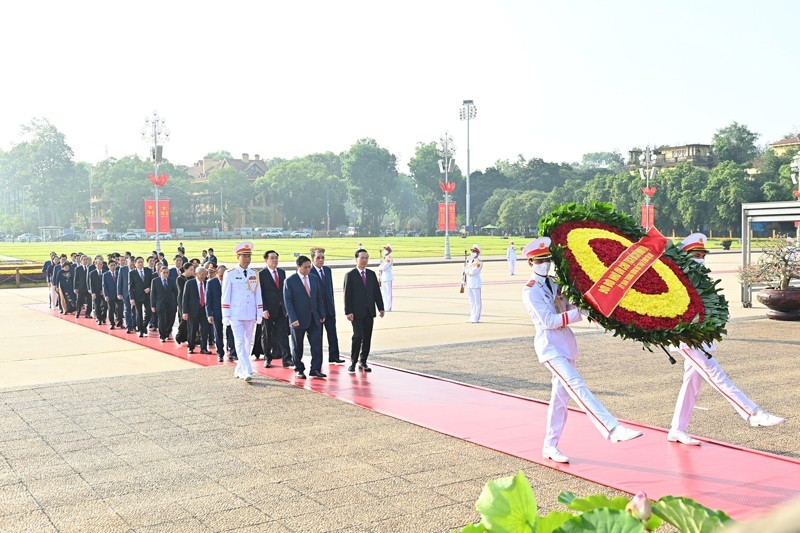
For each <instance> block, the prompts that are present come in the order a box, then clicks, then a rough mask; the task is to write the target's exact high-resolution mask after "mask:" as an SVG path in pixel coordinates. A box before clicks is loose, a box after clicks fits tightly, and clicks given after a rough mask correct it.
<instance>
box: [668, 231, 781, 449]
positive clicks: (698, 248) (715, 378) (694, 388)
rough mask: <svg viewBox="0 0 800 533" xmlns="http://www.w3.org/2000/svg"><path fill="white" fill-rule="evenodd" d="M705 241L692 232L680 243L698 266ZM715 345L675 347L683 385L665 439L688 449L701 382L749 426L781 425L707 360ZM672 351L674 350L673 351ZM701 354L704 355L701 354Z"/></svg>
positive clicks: (713, 361)
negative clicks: (679, 362) (713, 391)
mask: <svg viewBox="0 0 800 533" xmlns="http://www.w3.org/2000/svg"><path fill="white" fill-rule="evenodd" d="M706 242H708V238H706V236H705V235H703V234H702V233H693V234H691V235H689V236H688V237H686V238H685V239H684V240H683V243H682V244H681V248H682V249H683V251H684V252H687V253H688V254H690V255H691V256H692V258H693V259H694V260H695V261H696V262H698V263H700V264H704V263H705V256H706V255H707V254H708V250H707V249H706ZM716 349H717V347H716V343H711V344H703V349H702V350H700V349H697V348H690V347H689V346H687V345H686V344H684V343H681V344H680V346H679V347H678V351H679V352H680V353H681V355H683V359H684V361H683V384H682V385H681V390H680V392H679V393H678V401H677V403H676V404H675V413H674V414H673V416H672V425H671V426H670V430H669V433H667V440H668V441H670V442H680V443H681V444H688V445H690V446H699V445H700V441H699V440H697V439H695V438H693V437H692V436H691V435H689V434H688V433H687V432H686V430H687V429H688V427H689V421H690V420H691V419H692V410H693V409H694V404H695V402H697V396H698V395H699V394H700V386H701V385H702V384H703V381H704V380H705V381H706V382H707V383H708V384H709V385H711V388H712V389H714V390H715V391H717V392H719V393H720V394H721V395H722V397H723V398H725V399H726V400H728V402H730V404H731V405H732V406H733V408H734V409H735V410H736V412H737V413H739V416H741V417H742V418H744V419H745V420H747V421H748V422H749V423H750V425H751V426H753V427H756V426H777V425H778V424H782V423H783V422H785V420H784V419H783V418H780V417H777V416H774V415H771V414H769V413H767V412H765V411H762V410H761V409H759V408H758V406H757V405H756V404H755V402H753V401H752V400H751V399H750V398H748V397H747V395H746V394H745V393H744V392H742V391H741V390H740V389H739V387H737V386H736V385H735V384H734V383H733V381H731V378H729V377H728V375H727V374H726V373H725V371H724V370H722V367H720V366H719V363H718V362H717V358H716V357H711V358H709V357H708V356H707V355H706V353H708V354H711V353H712V352H714V351H716ZM673 350H674V348H673ZM704 351H705V352H706V353H704Z"/></svg>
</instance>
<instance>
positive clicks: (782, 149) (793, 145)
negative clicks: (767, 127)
mask: <svg viewBox="0 0 800 533" xmlns="http://www.w3.org/2000/svg"><path fill="white" fill-rule="evenodd" d="M769 147H770V148H772V151H773V152H775V155H778V156H780V155H784V154H785V153H786V152H788V151H789V150H792V149H795V150H800V136H798V135H795V136H794V137H787V138H785V139H783V140H780V141H778V142H774V143H772V144H770V145H769Z"/></svg>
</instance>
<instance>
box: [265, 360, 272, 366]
mask: <svg viewBox="0 0 800 533" xmlns="http://www.w3.org/2000/svg"><path fill="white" fill-rule="evenodd" d="M264 368H272V361H270V360H269V359H266V360H265V361H264Z"/></svg>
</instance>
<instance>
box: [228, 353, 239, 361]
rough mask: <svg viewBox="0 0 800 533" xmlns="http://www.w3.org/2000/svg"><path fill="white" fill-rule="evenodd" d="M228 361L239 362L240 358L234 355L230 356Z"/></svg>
mask: <svg viewBox="0 0 800 533" xmlns="http://www.w3.org/2000/svg"><path fill="white" fill-rule="evenodd" d="M228 359H230V360H231V361H238V360H239V357H238V356H237V355H236V354H233V355H229V356H228Z"/></svg>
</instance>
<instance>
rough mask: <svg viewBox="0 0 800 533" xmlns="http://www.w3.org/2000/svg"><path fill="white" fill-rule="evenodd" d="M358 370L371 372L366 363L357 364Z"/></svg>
mask: <svg viewBox="0 0 800 533" xmlns="http://www.w3.org/2000/svg"><path fill="white" fill-rule="evenodd" d="M358 368H359V369H361V370H363V371H364V372H372V369H371V368H370V367H368V366H367V363H358Z"/></svg>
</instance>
